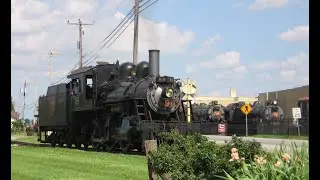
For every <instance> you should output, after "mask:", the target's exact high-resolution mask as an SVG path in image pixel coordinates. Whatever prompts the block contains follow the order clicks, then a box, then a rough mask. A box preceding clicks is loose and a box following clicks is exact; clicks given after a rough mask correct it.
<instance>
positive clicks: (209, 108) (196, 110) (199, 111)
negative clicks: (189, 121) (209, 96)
mask: <svg viewBox="0 0 320 180" xmlns="http://www.w3.org/2000/svg"><path fill="white" fill-rule="evenodd" d="M192 109H193V116H194V119H195V120H197V121H210V122H222V121H224V120H225V116H224V106H223V105H221V104H218V101H212V102H211V103H209V104H208V105H207V104H199V105H193V107H192Z"/></svg>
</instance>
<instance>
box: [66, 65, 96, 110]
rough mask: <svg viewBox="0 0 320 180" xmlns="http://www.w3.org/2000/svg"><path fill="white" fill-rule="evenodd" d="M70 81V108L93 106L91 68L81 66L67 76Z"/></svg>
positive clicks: (88, 107)
mask: <svg viewBox="0 0 320 180" xmlns="http://www.w3.org/2000/svg"><path fill="white" fill-rule="evenodd" d="M68 78H69V79H71V80H70V82H69V83H68V86H69V95H70V97H71V101H72V109H73V110H76V111H77V110H80V109H92V108H93V101H94V98H93V97H94V95H93V87H94V86H93V68H92V67H82V68H79V69H77V70H75V71H73V72H71V74H70V75H69V76H68Z"/></svg>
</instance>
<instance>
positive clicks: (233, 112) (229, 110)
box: [225, 101, 245, 123]
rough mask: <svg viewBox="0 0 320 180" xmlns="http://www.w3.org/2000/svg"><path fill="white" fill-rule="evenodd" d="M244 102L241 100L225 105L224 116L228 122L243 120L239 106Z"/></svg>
mask: <svg viewBox="0 0 320 180" xmlns="http://www.w3.org/2000/svg"><path fill="white" fill-rule="evenodd" d="M244 104H245V102H243V101H239V102H235V103H231V104H228V106H226V107H225V116H226V120H227V122H228V123H238V122H243V121H244V119H245V114H243V112H242V111H241V109H240V108H241V107H242V106H243V105H244Z"/></svg>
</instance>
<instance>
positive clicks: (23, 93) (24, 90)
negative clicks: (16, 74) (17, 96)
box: [22, 80, 27, 120]
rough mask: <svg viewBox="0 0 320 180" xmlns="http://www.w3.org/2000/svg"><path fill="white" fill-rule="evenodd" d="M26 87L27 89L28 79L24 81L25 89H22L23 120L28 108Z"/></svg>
mask: <svg viewBox="0 0 320 180" xmlns="http://www.w3.org/2000/svg"><path fill="white" fill-rule="evenodd" d="M26 89H27V80H25V81H24V85H23V91H22V95H23V110H22V120H24V111H25V109H26Z"/></svg>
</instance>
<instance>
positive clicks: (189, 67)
mask: <svg viewBox="0 0 320 180" xmlns="http://www.w3.org/2000/svg"><path fill="white" fill-rule="evenodd" d="M185 68H186V69H185V70H186V73H193V72H196V71H197V65H196V64H186V67H185Z"/></svg>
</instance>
